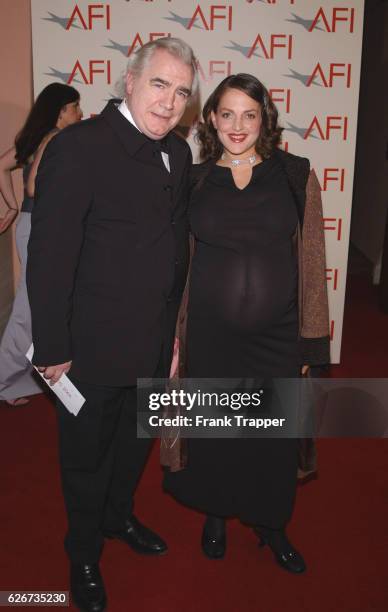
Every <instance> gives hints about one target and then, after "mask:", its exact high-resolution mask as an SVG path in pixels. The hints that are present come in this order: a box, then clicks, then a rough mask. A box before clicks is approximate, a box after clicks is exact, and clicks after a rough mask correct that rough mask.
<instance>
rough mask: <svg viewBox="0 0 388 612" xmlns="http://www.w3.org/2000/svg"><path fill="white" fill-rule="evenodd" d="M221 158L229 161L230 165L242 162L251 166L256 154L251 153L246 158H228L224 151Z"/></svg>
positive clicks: (240, 164)
mask: <svg viewBox="0 0 388 612" xmlns="http://www.w3.org/2000/svg"><path fill="white" fill-rule="evenodd" d="M221 159H222V160H223V161H227V162H229V163H230V164H231V165H232V166H242V165H244V164H250V165H251V166H253V164H254V163H255V161H256V160H257V156H256V155H251V156H250V157H247V158H246V159H228V158H227V157H226V155H225V153H223V154H222V155H221Z"/></svg>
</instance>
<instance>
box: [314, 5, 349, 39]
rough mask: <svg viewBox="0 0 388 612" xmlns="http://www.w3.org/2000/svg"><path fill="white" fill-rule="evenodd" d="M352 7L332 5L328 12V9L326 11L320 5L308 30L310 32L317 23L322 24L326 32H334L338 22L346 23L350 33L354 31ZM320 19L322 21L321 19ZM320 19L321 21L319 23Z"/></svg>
mask: <svg viewBox="0 0 388 612" xmlns="http://www.w3.org/2000/svg"><path fill="white" fill-rule="evenodd" d="M354 15H355V10H354V8H346V7H343V6H341V7H334V8H333V9H332V11H331V13H330V11H329V10H328V11H327V12H326V13H325V11H324V9H323V8H322V7H321V8H320V9H319V10H318V12H317V14H316V15H315V17H314V19H313V21H312V24H311V26H310V28H309V32H312V31H313V30H314V28H316V27H317V26H318V24H319V25H323V26H324V27H325V28H326V31H327V32H336V31H337V25H338V23H341V22H342V23H343V22H345V23H346V27H347V29H348V31H349V32H350V34H353V32H354ZM321 20H322V21H321ZM320 21H321V23H319V22H320Z"/></svg>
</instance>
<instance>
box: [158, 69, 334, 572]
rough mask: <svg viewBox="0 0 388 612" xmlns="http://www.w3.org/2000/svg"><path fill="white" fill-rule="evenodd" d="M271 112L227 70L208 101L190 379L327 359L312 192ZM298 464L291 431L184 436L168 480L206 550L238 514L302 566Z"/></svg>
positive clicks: (192, 285) (258, 372)
mask: <svg viewBox="0 0 388 612" xmlns="http://www.w3.org/2000/svg"><path fill="white" fill-rule="evenodd" d="M277 118H278V113H277V110H276V108H275V106H274V104H273V103H272V101H271V99H270V97H269V94H268V91H267V90H266V88H265V87H264V86H263V84H262V83H261V82H260V81H258V79H256V78H255V77H254V76H251V75H247V74H238V75H232V76H229V77H227V78H226V79H225V80H224V81H222V83H220V85H219V86H218V87H217V88H216V90H215V91H214V92H213V94H212V95H211V96H210V98H209V99H208V101H207V102H206V104H205V107H204V110H203V123H201V124H200V125H199V132H198V136H199V141H200V144H201V157H202V159H203V160H204V163H202V164H199V165H198V166H195V167H194V169H193V188H192V195H191V202H190V209H189V217H190V225H191V232H192V234H193V236H194V240H195V247H194V254H193V257H192V265H191V274H190V280H189V283H188V287H187V289H188V294H187V295H188V307H187V338H186V342H185V346H186V351H187V354H186V355H185V356H184V357H182V356H181V361H182V359H185V360H186V362H187V371H186V372H185V374H186V376H188V377H190V378H224V379H228V378H230V379H232V378H240V379H241V378H243V379H249V378H260V377H261V378H272V377H294V378H295V377H299V376H300V375H301V374H302V373H305V372H306V371H307V369H308V367H309V366H310V365H317V364H322V363H326V362H328V361H329V336H328V327H329V326H328V311H327V293H326V285H325V271H324V269H325V261H324V259H325V258H324V240H323V226H322V210H321V201H320V189H319V185H318V181H317V179H316V177H315V174H314V172H309V162H308V160H306V159H304V158H300V157H296V156H294V155H290V154H287V153H285V152H283V151H280V150H279V149H278V148H277V147H278V144H279V142H280V135H281V129H280V128H279V126H278V123H277ZM298 251H299V257H298ZM298 280H299V289H300V291H299V298H300V299H299V301H298ZM186 297H187V296H186ZM181 320H184V316H183V315H182V313H181ZM182 340H183V339H182V338H181V350H182V349H183V342H182ZM297 468H298V442H297V440H296V439H286V438H278V439H274V438H272V439H270V438H262V439H251V438H250V439H233V440H226V439H217V440H216V439H191V440H189V441H188V462H187V466H186V468H185V469H183V470H181V471H177V472H172V471H171V472H166V476H165V489H166V490H167V491H168V492H170V493H171V494H172V495H173V496H174V497H175V498H176V499H177V500H178V501H180V502H182V503H184V504H186V505H188V506H190V507H193V508H196V509H197V510H200V511H202V512H203V513H204V514H205V515H206V519H205V523H204V529H203V534H202V548H203V551H204V553H205V554H206V555H207V556H208V557H210V558H212V559H217V558H222V557H223V556H224V554H225V548H226V530H225V519H226V518H228V517H238V518H239V519H240V520H241V521H242V522H243V523H245V524H247V525H250V526H252V527H253V528H254V531H255V533H256V534H257V535H258V536H259V538H260V541H261V543H262V544H268V545H269V546H270V548H271V549H272V551H273V553H274V555H275V559H276V560H277V562H278V563H279V564H280V565H281V566H282V567H283V568H284V569H286V570H288V571H290V572H293V573H301V572H303V571H304V570H305V563H304V560H303V557H302V555H301V554H300V553H299V552H298V551H297V550H296V549H295V548H294V547H293V546H292V544H291V543H290V542H289V540H288V538H287V536H286V531H285V529H286V525H287V523H288V522H289V520H290V517H291V514H292V510H293V506H294V499H295V491H296V483H297Z"/></svg>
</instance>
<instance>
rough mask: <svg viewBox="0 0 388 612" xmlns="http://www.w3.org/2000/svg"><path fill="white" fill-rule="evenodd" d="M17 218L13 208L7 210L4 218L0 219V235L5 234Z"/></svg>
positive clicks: (15, 210)
mask: <svg viewBox="0 0 388 612" xmlns="http://www.w3.org/2000/svg"><path fill="white" fill-rule="evenodd" d="M17 216H18V211H17V209H15V208H9V209H8V210H7V212H6V213H5V216H4V217H1V218H0V234H2V233H3V232H5V231H6V230H7V229H8V228H9V227H10V225H12V223H13V222H14V221H15V219H16V217H17Z"/></svg>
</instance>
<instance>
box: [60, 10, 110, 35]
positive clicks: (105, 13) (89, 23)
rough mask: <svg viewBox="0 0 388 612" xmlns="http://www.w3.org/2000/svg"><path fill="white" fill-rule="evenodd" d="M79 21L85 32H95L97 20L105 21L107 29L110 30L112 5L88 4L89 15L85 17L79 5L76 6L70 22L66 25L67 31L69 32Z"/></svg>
mask: <svg viewBox="0 0 388 612" xmlns="http://www.w3.org/2000/svg"><path fill="white" fill-rule="evenodd" d="M101 9H102V12H101ZM75 19H79V22H80V23H81V24H82V27H83V29H84V30H93V21H94V20H95V19H105V23H106V29H107V30H110V5H109V4H88V9H87V13H86V15H85V17H84V15H83V14H82V12H81V10H80V9H79V8H78V4H76V5H75V7H74V10H73V12H72V14H71V15H70V17H69V21H68V22H67V25H66V30H69V29H70V28H71V26H72V25H73V21H74V20H75Z"/></svg>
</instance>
